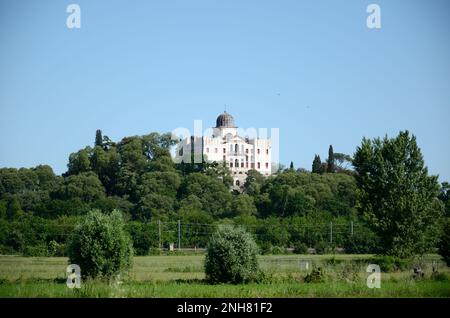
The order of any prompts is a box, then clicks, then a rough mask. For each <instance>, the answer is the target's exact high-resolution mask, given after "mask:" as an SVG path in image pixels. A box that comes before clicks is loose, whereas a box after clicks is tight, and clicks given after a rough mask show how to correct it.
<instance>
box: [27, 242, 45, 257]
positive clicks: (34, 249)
mask: <svg viewBox="0 0 450 318" xmlns="http://www.w3.org/2000/svg"><path fill="white" fill-rule="evenodd" d="M23 255H24V256H36V257H39V256H40V257H44V256H49V255H48V250H47V245H46V244H44V243H40V244H37V245H32V246H26V247H25V248H24V249H23Z"/></svg>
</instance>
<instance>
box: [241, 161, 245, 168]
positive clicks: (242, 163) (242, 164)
mask: <svg viewBox="0 0 450 318" xmlns="http://www.w3.org/2000/svg"><path fill="white" fill-rule="evenodd" d="M241 168H244V160H242V161H241Z"/></svg>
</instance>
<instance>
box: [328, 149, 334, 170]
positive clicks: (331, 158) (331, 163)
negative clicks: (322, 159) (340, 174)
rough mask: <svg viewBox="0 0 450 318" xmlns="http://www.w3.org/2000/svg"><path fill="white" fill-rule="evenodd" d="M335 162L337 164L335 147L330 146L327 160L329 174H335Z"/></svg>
mask: <svg viewBox="0 0 450 318" xmlns="http://www.w3.org/2000/svg"><path fill="white" fill-rule="evenodd" d="M334 162H335V159H334V151H333V146H332V145H330V148H329V149H328V159H327V172H328V173H333V172H335V171H336V167H335V164H334Z"/></svg>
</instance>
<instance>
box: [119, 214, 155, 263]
mask: <svg viewBox="0 0 450 318" xmlns="http://www.w3.org/2000/svg"><path fill="white" fill-rule="evenodd" d="M126 229H127V232H128V233H130V236H131V239H132V241H133V249H134V251H135V254H136V255H139V256H141V255H148V254H149V252H150V249H151V248H157V247H158V244H159V241H158V236H157V234H158V229H157V225H156V224H154V223H142V222H137V221H132V222H128V223H127V225H126Z"/></svg>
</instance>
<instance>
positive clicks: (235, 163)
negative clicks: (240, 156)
mask: <svg viewBox="0 0 450 318" xmlns="http://www.w3.org/2000/svg"><path fill="white" fill-rule="evenodd" d="M234 166H235V167H236V168H239V160H237V159H236V160H234Z"/></svg>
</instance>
